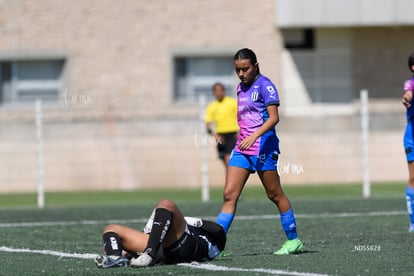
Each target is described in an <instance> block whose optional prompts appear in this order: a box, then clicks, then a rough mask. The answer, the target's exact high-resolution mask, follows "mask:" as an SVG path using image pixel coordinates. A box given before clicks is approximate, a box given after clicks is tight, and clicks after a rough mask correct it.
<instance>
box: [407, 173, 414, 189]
mask: <svg viewBox="0 0 414 276" xmlns="http://www.w3.org/2000/svg"><path fill="white" fill-rule="evenodd" d="M408 186H410V187H411V188H414V176H410V177H409V178H408Z"/></svg>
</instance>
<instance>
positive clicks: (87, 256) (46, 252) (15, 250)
mask: <svg viewBox="0 0 414 276" xmlns="http://www.w3.org/2000/svg"><path fill="white" fill-rule="evenodd" d="M0 251H1V252H12V253H32V254H42V255H51V256H57V257H60V258H76V259H87V260H89V259H95V258H96V257H97V256H98V254H83V253H65V252H59V251H54V250H34V249H29V248H12V247H6V246H0Z"/></svg>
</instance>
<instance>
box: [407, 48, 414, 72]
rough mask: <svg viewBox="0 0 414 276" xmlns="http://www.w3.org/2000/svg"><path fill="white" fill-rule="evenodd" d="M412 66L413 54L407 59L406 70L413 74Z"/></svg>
mask: <svg viewBox="0 0 414 276" xmlns="http://www.w3.org/2000/svg"><path fill="white" fill-rule="evenodd" d="M413 65H414V52H413V53H412V54H411V55H410V56H409V57H408V68H409V69H410V71H411V72H413V73H414V70H413Z"/></svg>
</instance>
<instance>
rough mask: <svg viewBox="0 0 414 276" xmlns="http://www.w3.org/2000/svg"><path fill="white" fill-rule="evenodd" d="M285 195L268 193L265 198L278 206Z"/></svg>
mask: <svg viewBox="0 0 414 276" xmlns="http://www.w3.org/2000/svg"><path fill="white" fill-rule="evenodd" d="M285 197H286V196H285V194H284V193H283V192H282V193H277V192H268V193H267V198H268V199H270V200H271V201H273V202H274V203H276V204H278V203H279V202H280V201H282V200H283V199H284V198H285Z"/></svg>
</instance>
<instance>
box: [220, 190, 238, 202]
mask: <svg viewBox="0 0 414 276" xmlns="http://www.w3.org/2000/svg"><path fill="white" fill-rule="evenodd" d="M239 195H240V193H237V192H234V191H224V193H223V200H224V202H231V201H234V202H235V201H237V198H238V197H239Z"/></svg>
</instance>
